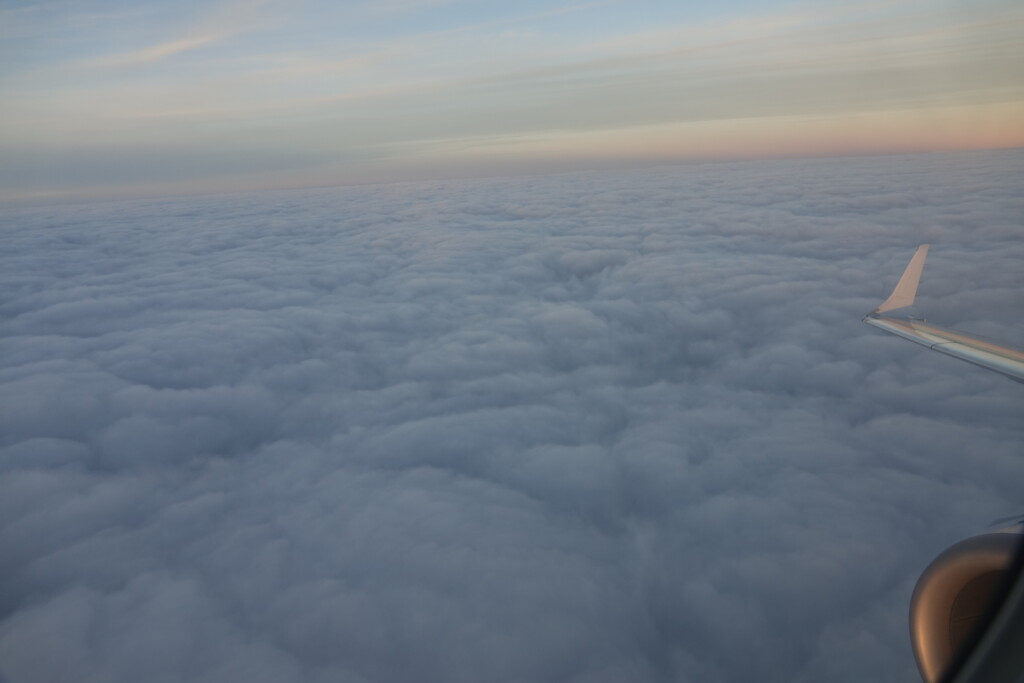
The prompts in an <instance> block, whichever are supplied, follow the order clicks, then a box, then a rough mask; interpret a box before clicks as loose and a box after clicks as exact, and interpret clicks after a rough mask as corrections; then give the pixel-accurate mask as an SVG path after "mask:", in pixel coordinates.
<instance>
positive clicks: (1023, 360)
mask: <svg viewBox="0 0 1024 683" xmlns="http://www.w3.org/2000/svg"><path fill="white" fill-rule="evenodd" d="M927 255H928V245H927V244H922V245H921V246H920V247H918V248H917V252H915V253H914V256H913V258H911V259H910V263H908V264H907V268H906V270H904V271H903V275H902V276H901V277H900V281H899V282H898V283H897V284H896V289H894V290H893V292H892V294H890V295H889V298H888V299H886V300H885V301H884V302H883V303H882V305H881V306H879V307H878V308H876V309H875V310H873V311H872V312H871V313H869V314H868V315H867V316H866V317H865V318H864V322H866V323H867V324H868V325H872V326H874V327H877V328H879V329H881V330H885V331H886V332H889V333H890V334H895V335H896V336H898V337H903V338H904V339H909V340H910V341H912V342H915V343H917V344H921V345H922V346H927V347H928V348H929V349H931V350H932V351H938V352H939V353H944V354H946V355H947V356H953V357H954V358H959V359H960V360H963V361H967V362H968V363H973V364H974V365H980V366H981V367H983V368H988V369H989V370H993V371H995V372H998V373H999V374H1001V375H1005V376H1007V377H1009V378H1010V379H1014V380H1017V381H1018V382H1024V353H1022V352H1020V351H1018V350H1017V349H1011V348H1008V347H1005V346H999V345H998V344H993V343H991V342H987V341H984V340H982V339H978V338H976V337H971V336H969V335H966V334H963V333H961V332H955V331H953V330H948V329H944V328H941V327H937V326H935V325H929V324H926V323H924V322H920V321H917V320H909V319H906V320H905V319H900V318H893V317H889V316H881V315H879V313H884V312H886V311H891V310H895V309H897V308H904V307H906V306H909V305H911V304H912V303H914V297H915V295H916V294H917V285H918V283H919V282H920V280H921V270H922V269H923V268H924V260H925V257H926V256H927Z"/></svg>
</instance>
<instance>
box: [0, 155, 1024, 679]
mask: <svg viewBox="0 0 1024 683" xmlns="http://www.w3.org/2000/svg"><path fill="white" fill-rule="evenodd" d="M1022 171H1024V156H1022V155H1021V153H1020V152H1016V151H1013V152H1000V153H972V154H960V155H930V156H918V157H888V158H874V159H845V160H817V161H813V160H806V161H774V162H750V163H740V164H706V165H695V166H683V167H675V168H662V169H651V170H641V171H628V172H616V173H595V174H580V175H570V176H560V177H541V178H526V179H513V180H479V181H461V182H446V183H440V182H439V183H422V184H406V185H392V186H377V187H361V188H347V189H325V190H311V191H288V192H276V193H270V194H265V195H262V196H257V195H234V196H222V197H207V198H191V199H174V200H161V201H135V202H126V203H112V204H82V205H68V206H57V207H47V208H40V207H36V208H31V207H27V208H26V207H23V208H15V207H11V206H9V207H7V208H5V209H4V219H3V232H2V239H3V242H4V248H3V251H2V253H3V264H2V267H0V283H2V287H3V291H4V297H3V301H2V303H0V314H2V315H3V319H4V338H3V341H2V346H0V358H2V366H0V381H2V384H0V435H2V436H0V438H2V442H0V444H2V446H3V450H2V452H0V473H2V474H0V522H2V528H0V572H2V574H0V613H2V615H3V620H2V622H0V676H3V677H4V678H5V680H8V681H10V682H11V683H22V682H26V683H32V682H35V681H46V682H60V681H76V682H77V681H137V680H164V681H185V680H188V681H224V680H253V681H263V680H265V681H292V680H294V681H408V680H423V681H479V680H489V681H512V680H531V681H566V680H579V681H621V680H635V681H645V680H646V681H662V680H701V681H740V680H750V679H752V678H760V679H763V678H765V676H766V675H767V677H769V678H771V679H773V680H774V679H777V680H787V681H821V680H834V681H844V680H850V681H862V680H891V679H900V680H904V679H910V678H912V677H913V676H914V675H915V674H914V671H913V663H912V661H911V657H910V651H909V643H908V639H907V636H906V633H905V631H906V626H905V623H906V619H905V611H906V608H907V603H908V600H909V594H910V590H911V588H912V586H913V583H914V581H915V580H916V577H917V575H918V573H919V572H920V570H921V569H922V568H923V567H924V566H925V565H926V564H927V563H928V562H929V561H930V560H931V558H932V557H933V556H934V555H935V554H937V553H938V552H939V551H940V550H941V549H943V548H944V547H945V546H946V545H948V544H949V543H951V542H953V541H956V540H958V539H959V538H961V537H963V536H965V535H968V534H971V533H974V532H976V531H980V530H982V529H983V528H984V527H985V525H986V524H987V523H988V522H989V521H990V520H992V519H994V518H997V517H1000V516H1004V515H1008V514H1013V513H1015V512H1018V511H1019V503H1020V496H1019V483H1020V481H1021V480H1022V477H1024V461H1022V460H1021V458H1020V444H1021V439H1022V437H1024V428H1022V424H1021V421H1020V415H1019V406H1020V388H1019V387H1018V386H1017V385H1015V384H1013V383H1012V382H1009V381H1007V380H1005V379H1003V378H1001V377H998V376H995V375H992V374H991V373H986V372H984V371H983V370H980V369H976V368H973V367H970V366H967V365H965V364H962V363H957V362H955V361H953V360H951V359H948V358H944V357H941V356H938V355H937V354H929V353H927V352H925V351H924V350H922V349H919V348H916V347H914V346H912V345H910V344H905V343H901V342H899V341H898V340H895V339H892V338H889V337H885V336H884V335H881V334H880V333H878V332H877V331H876V330H873V329H871V328H868V327H866V326H864V325H861V324H860V317H861V316H862V315H863V314H864V312H866V311H868V310H870V309H871V308H872V307H873V306H874V305H876V304H877V303H878V301H880V300H881V299H882V298H884V296H885V295H886V294H887V290H888V288H889V287H890V286H891V284H892V283H893V282H894V281H895V279H896V278H897V277H898V275H899V272H900V269H901V268H902V266H903V264H904V262H905V260H906V259H907V258H909V256H910V254H911V253H912V252H913V248H914V247H915V246H916V245H917V244H918V243H920V242H925V241H930V242H932V243H933V245H934V246H933V249H932V253H931V257H930V263H929V265H928V268H927V269H926V271H925V276H924V280H923V282H922V288H921V296H920V298H919V304H920V305H921V308H922V309H923V310H926V311H928V313H929V314H930V316H931V317H932V319H934V320H936V321H939V322H945V323H949V324H954V325H959V326H960V327H962V328H964V329H967V330H970V331H979V332H983V333H984V334H987V335H989V336H991V337H995V338H1001V339H1003V340H1005V341H1007V342H1011V343H1012V342H1014V341H1016V342H1018V343H1019V342H1020V341H1021V339H1024V315H1022V313H1024V311H1022V310H1021V305H1020V301H1021V300H1020V294H1019V291H1020V288H1019V281H1017V274H1018V273H1019V264H1020V262H1021V258H1022V257H1024V243H1022V242H1021V240H1020V230H1021V227H1020V226H1021V223H1022V219H1024V215H1022V212H1021V204H1020V200H1019V190H1020V178H1021V175H1022Z"/></svg>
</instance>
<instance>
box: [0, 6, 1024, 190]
mask: <svg viewBox="0 0 1024 683" xmlns="http://www.w3.org/2000/svg"><path fill="white" fill-rule="evenodd" d="M0 7H2V9H0V198H18V197H31V196H51V195H52V196H65V195H70V196H74V195H105V194H107V195H110V194H147V193H148V194H162V193H177V192H194V191H222V190H234V189H260V188H273V187H291V186H306V185H332V184H348V183H364V182H381V181H391V180H405V179H417V178H445V177H464V176H478V175H502V174H508V173H517V174H518V173H534V172H551V171H561V170H576V169H587V168H602V167H610V166H617V165H622V166H634V165H645V164H652V163H666V162H673V161H678V160H687V159H708V158H711V159H714V158H758V157H771V156H806V155H843V154H864V153H888V152H906V151H927V150H946V149H974V148H1001V147H1015V146H1021V145H1024V123H1022V122H1024V44H1022V42H1021V41H1020V36H1021V35H1024V7H1022V6H1021V5H1020V3H1019V2H1015V1H1010V0H1007V1H1000V0H984V1H971V2H950V1H947V0H901V1H898V2H875V1H867V2H817V3H815V2H778V1H774V0H743V1H728V2H715V3H711V2H705V3H689V2H687V3H684V2H678V1H671V2H670V1H661V0H639V1H631V2H616V1H615V0H603V1H598V2H580V3H573V2H565V3H558V2H538V1H535V0H525V1H521V2H516V3H507V2H488V1H472V0H462V1H459V0H384V1H367V2H355V1H353V2H327V1H324V0H309V1H307V2H300V3H296V2H279V1H276V0H262V1H261V0H241V1H236V2H194V1H181V2H150V3H129V2H123V1H110V2H105V1H99V0H96V1H91V0H82V1H72V0H67V1H64V0H55V1H52V2H4V3H3V4H2V5H0Z"/></svg>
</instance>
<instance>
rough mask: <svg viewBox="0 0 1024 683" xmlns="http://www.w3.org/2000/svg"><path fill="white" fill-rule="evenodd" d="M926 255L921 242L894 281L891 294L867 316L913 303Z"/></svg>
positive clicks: (924, 245)
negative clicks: (894, 286)
mask: <svg viewBox="0 0 1024 683" xmlns="http://www.w3.org/2000/svg"><path fill="white" fill-rule="evenodd" d="M927 256H928V245H927V244H922V245H921V246H919V247H918V248H917V251H915V252H914V255H913V256H912V257H911V258H910V263H908V264H907V267H906V268H905V269H904V270H903V275H901V276H900V281H899V282H898V283H896V288H895V289H893V290H892V294H890V295H889V298H888V299H886V300H885V301H883V302H882V303H881V305H879V307H878V308H876V309H875V310H873V311H871V313H869V314H868V317H872V316H876V315H878V314H879V313H885V312H886V311H892V310H894V309H897V308H906V307H907V306H910V305H912V304H913V303H914V299H915V298H916V296H917V286H918V284H920V282H921V271H922V270H924V260H925V258H927Z"/></svg>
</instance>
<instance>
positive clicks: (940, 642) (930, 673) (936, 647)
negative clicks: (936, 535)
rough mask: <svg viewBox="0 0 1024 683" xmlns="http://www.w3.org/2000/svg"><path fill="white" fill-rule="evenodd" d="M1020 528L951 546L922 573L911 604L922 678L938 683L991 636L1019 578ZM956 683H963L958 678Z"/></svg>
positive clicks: (911, 621) (912, 633) (972, 538)
mask: <svg viewBox="0 0 1024 683" xmlns="http://www.w3.org/2000/svg"><path fill="white" fill-rule="evenodd" d="M1021 531H1022V527H1021V525H1020V523H1018V524H1017V525H1015V526H1013V527H1009V528H1006V529H1000V530H998V531H994V532H991V533H984V534H979V535H978V536H973V537H971V538H968V539H966V540H963V541H960V542H959V543H957V544H955V545H953V546H951V547H950V548H948V549H947V550H946V551H945V552H943V553H942V554H941V555H939V556H938V557H937V558H935V560H934V561H933V562H932V563H931V564H930V565H929V566H928V568H927V569H925V570H924V573H923V574H921V578H920V579H918V581H917V586H916V587H915V588H914V596H913V598H912V599H911V602H910V637H911V642H912V643H913V646H914V657H915V658H916V659H917V666H918V669H920V671H921V677H922V678H923V679H924V680H925V681H926V683H938V681H940V680H948V679H943V676H947V675H948V674H950V673H953V672H955V670H956V669H959V668H961V665H962V664H963V663H964V661H965V660H966V659H967V658H968V657H969V656H970V655H971V653H972V651H975V650H977V649H978V646H979V645H981V643H982V640H983V637H988V636H989V635H991V634H987V633H986V631H987V630H991V627H992V626H993V625H994V621H995V617H996V615H997V612H998V611H999V608H1000V607H1001V606H1002V605H1004V604H1005V603H1006V602H1007V596H1008V592H1009V591H1010V590H1011V589H1012V588H1013V587H1014V586H1013V584H1014V582H1015V579H1016V578H1017V573H1018V569H1019V568H1018V567H1017V564H1018V553H1019V552H1020V548H1021V541H1022V539H1024V536H1022V533H1021ZM956 680H960V678H959V677H958V678H957V679H956Z"/></svg>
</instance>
